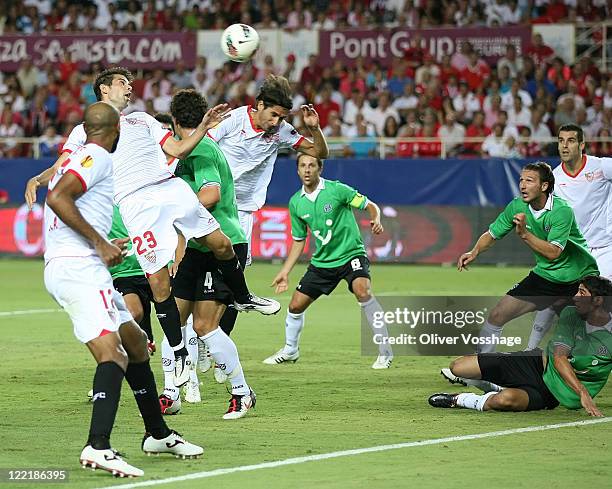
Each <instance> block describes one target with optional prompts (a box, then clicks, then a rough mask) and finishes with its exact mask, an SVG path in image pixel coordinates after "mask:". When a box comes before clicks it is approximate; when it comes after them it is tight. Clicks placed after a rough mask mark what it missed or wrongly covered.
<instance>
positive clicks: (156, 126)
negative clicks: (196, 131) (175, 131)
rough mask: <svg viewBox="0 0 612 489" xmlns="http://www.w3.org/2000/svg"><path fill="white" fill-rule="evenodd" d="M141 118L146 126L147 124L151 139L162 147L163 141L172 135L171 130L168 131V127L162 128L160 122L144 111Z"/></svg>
mask: <svg viewBox="0 0 612 489" xmlns="http://www.w3.org/2000/svg"><path fill="white" fill-rule="evenodd" d="M143 118H144V121H145V122H146V124H147V126H149V131H150V132H151V136H153V139H155V141H157V143H158V144H159V145H160V146H161V147H162V148H163V147H164V143H165V142H166V141H167V140H168V139H169V138H171V137H172V132H171V131H168V129H164V126H162V124H161V122H159V121H158V120H157V119H155V117H151V116H150V115H149V114H147V113H145V112H143Z"/></svg>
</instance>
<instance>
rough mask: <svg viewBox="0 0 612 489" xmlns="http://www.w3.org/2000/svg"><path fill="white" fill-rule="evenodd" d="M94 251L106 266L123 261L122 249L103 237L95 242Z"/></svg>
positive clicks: (112, 265)
mask: <svg viewBox="0 0 612 489" xmlns="http://www.w3.org/2000/svg"><path fill="white" fill-rule="evenodd" d="M96 251H97V252H98V256H99V257H100V258H101V259H102V261H103V262H104V264H105V265H106V266H107V267H114V266H115V265H119V263H121V262H122V261H123V250H122V249H121V248H120V247H119V246H117V245H116V244H113V243H111V242H110V241H107V240H105V239H103V240H101V241H100V242H98V243H96Z"/></svg>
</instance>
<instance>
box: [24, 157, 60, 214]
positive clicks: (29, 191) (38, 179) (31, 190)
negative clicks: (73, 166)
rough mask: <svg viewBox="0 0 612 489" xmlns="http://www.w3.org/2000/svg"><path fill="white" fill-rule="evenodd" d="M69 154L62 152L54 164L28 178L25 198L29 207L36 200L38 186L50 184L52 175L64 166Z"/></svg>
mask: <svg viewBox="0 0 612 489" xmlns="http://www.w3.org/2000/svg"><path fill="white" fill-rule="evenodd" d="M68 156H69V153H68V152H64V153H62V154H61V155H60V157H59V158H58V159H57V161H56V162H55V163H54V164H53V166H50V167H49V168H47V169H46V170H44V171H42V172H41V173H39V174H38V175H36V176H33V177H32V178H30V179H29V180H28V183H27V184H26V189H25V195H24V198H25V201H26V204H28V207H29V208H30V209H32V206H33V205H34V203H35V202H36V191H37V190H38V187H40V186H41V185H43V186H47V185H48V184H49V180H51V177H52V176H53V175H55V173H56V172H57V170H58V169H59V167H60V166H62V163H64V161H66V159H68Z"/></svg>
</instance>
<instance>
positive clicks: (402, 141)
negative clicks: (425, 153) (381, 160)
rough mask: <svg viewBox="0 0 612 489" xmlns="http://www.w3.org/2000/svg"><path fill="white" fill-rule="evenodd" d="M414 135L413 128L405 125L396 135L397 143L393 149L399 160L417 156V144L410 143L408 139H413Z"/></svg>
mask: <svg viewBox="0 0 612 489" xmlns="http://www.w3.org/2000/svg"><path fill="white" fill-rule="evenodd" d="M415 134H416V130H415V128H414V127H412V126H409V125H405V126H403V127H401V128H400V130H399V133H398V135H397V136H398V138H399V140H398V142H397V145H396V147H395V148H396V149H395V154H396V156H399V157H400V158H414V157H415V156H418V151H419V147H418V143H416V142H414V141H412V140H411V139H410V138H413V137H414V136H415Z"/></svg>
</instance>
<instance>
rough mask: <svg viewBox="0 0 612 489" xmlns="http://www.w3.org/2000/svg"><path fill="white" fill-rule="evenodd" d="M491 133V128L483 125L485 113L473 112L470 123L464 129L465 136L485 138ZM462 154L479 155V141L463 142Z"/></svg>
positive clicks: (480, 147) (480, 146)
mask: <svg viewBox="0 0 612 489" xmlns="http://www.w3.org/2000/svg"><path fill="white" fill-rule="evenodd" d="M489 134H491V130H490V129H489V128H488V127H486V126H485V115H484V112H482V111H480V110H479V111H476V112H474V118H473V120H472V123H471V124H470V125H469V126H468V128H467V129H466V131H465V135H466V137H467V138H486V137H487V136H488V135H489ZM463 147H464V154H468V155H480V154H481V149H482V143H481V142H466V143H464V144H463Z"/></svg>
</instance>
